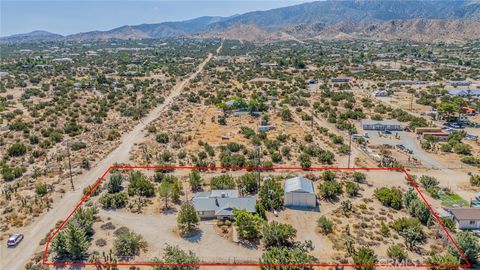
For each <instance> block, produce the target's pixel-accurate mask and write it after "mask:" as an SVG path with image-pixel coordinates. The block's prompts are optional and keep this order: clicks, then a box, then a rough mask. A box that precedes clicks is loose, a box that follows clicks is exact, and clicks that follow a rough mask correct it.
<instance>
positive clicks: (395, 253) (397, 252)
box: [387, 245, 408, 263]
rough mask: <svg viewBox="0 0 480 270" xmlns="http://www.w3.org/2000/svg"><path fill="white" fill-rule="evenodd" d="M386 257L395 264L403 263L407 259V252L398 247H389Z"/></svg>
mask: <svg viewBox="0 0 480 270" xmlns="http://www.w3.org/2000/svg"><path fill="white" fill-rule="evenodd" d="M387 255H388V257H390V258H391V259H394V260H395V261H396V262H397V263H399V262H403V261H405V260H406V259H407V258H408V253H407V251H406V250H405V249H404V248H403V247H402V246H400V245H391V246H389V247H388V249H387Z"/></svg>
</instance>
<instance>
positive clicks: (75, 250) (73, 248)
mask: <svg viewBox="0 0 480 270" xmlns="http://www.w3.org/2000/svg"><path fill="white" fill-rule="evenodd" d="M65 237H66V247H67V251H68V257H69V258H71V259H74V260H78V259H82V258H83V256H84V255H85V253H86V252H87V249H88V247H89V245H90V243H89V242H88V240H87V235H86V234H85V231H84V230H83V229H82V228H80V227H79V226H77V225H75V224H73V223H69V224H68V225H67V230H66V231H65Z"/></svg>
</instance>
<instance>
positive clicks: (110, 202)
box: [100, 192, 127, 209]
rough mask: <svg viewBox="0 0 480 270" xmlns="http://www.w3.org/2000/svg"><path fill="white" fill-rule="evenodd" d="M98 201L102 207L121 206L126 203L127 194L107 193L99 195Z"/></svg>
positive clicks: (113, 207) (114, 207)
mask: <svg viewBox="0 0 480 270" xmlns="http://www.w3.org/2000/svg"><path fill="white" fill-rule="evenodd" d="M100 203H101V204H102V206H103V207H104V208H112V209H116V208H122V207H125V205H126V204H127V194H125V193H123V192H120V193H107V194H105V195H102V196H101V197H100Z"/></svg>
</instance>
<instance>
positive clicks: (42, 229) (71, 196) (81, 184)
mask: <svg viewBox="0 0 480 270" xmlns="http://www.w3.org/2000/svg"><path fill="white" fill-rule="evenodd" d="M222 46H223V42H222V44H221V45H220V47H219V48H218V49H217V51H216V53H217V54H219V52H220V50H221V48H222ZM212 57H213V54H212V53H209V54H208V57H207V58H206V59H205V60H204V61H203V62H202V63H201V64H200V65H199V66H198V68H197V70H196V71H195V72H194V73H192V74H191V75H190V76H189V77H188V78H186V79H184V80H183V81H181V82H179V83H178V84H177V85H175V87H174V88H173V90H172V92H171V93H170V94H169V95H168V96H167V97H166V98H165V102H164V103H162V104H160V105H158V106H157V107H156V108H154V109H153V110H152V111H150V113H149V114H148V115H147V116H146V117H144V118H143V119H142V120H140V122H139V123H138V124H137V125H136V126H135V127H134V128H133V129H132V130H131V131H130V132H128V133H126V134H124V135H123V136H122V139H121V142H122V143H121V144H120V145H119V146H118V147H117V148H116V149H115V150H113V151H112V152H110V154H108V155H107V156H106V157H105V158H104V159H103V160H102V161H100V162H99V163H98V164H97V166H96V167H94V168H92V169H91V170H90V171H88V172H85V173H83V174H81V175H79V176H77V177H75V178H74V181H75V188H76V189H75V191H70V192H68V193H66V194H65V195H64V197H62V198H61V199H60V200H58V201H57V202H55V203H54V205H53V206H52V209H50V211H48V212H46V213H44V214H43V215H41V216H40V217H39V218H38V219H37V220H35V221H34V222H33V223H32V224H30V225H29V226H27V227H24V228H22V229H21V230H19V231H20V232H22V233H23V234H24V235H25V239H24V240H23V241H22V242H21V243H20V244H19V245H18V246H17V247H16V248H7V247H6V244H4V243H2V244H1V248H0V255H1V256H0V257H1V267H0V269H5V270H7V269H9V270H10V269H12V270H13V269H24V268H25V264H26V263H27V262H28V261H29V260H30V258H31V257H33V255H34V253H35V252H36V251H37V249H38V247H39V245H38V243H39V242H40V241H41V240H42V239H43V238H44V237H45V235H47V233H48V232H49V231H50V229H52V228H53V227H54V224H55V223H56V222H57V221H58V220H63V219H65V218H66V217H67V216H68V214H69V213H70V212H71V211H72V209H74V208H75V206H76V205H77V204H78V202H79V201H80V200H81V198H82V196H83V192H82V191H83V189H84V188H85V187H87V186H88V185H91V184H93V183H95V181H96V180H97V179H98V178H99V177H100V176H101V175H102V174H103V173H104V172H105V171H106V170H107V169H108V168H109V167H110V166H111V165H112V164H114V163H126V162H128V161H129V152H130V149H131V148H132V146H133V145H134V144H135V143H138V142H141V141H142V140H143V138H144V135H145V134H144V129H145V128H146V126H147V125H148V124H150V123H151V122H153V121H154V120H155V119H157V118H158V117H159V116H160V113H161V112H162V111H163V110H164V109H165V108H166V107H167V106H168V105H169V104H170V103H171V102H172V101H173V100H174V98H176V97H178V96H179V95H180V94H181V92H182V90H183V89H184V88H185V86H186V85H187V84H188V83H189V82H190V81H191V80H193V79H195V78H196V77H197V75H198V74H199V73H200V72H202V70H203V68H204V67H205V65H206V64H207V63H208V62H209V61H210V59H212Z"/></svg>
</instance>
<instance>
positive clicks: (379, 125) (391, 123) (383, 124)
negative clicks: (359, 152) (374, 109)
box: [362, 119, 402, 130]
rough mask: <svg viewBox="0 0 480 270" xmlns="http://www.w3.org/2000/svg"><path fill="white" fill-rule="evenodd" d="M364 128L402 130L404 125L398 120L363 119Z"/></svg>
mask: <svg viewBox="0 0 480 270" xmlns="http://www.w3.org/2000/svg"><path fill="white" fill-rule="evenodd" d="M362 128H363V130H402V126H401V125H400V122H398V121H397V120H382V121H377V120H368V119H362Z"/></svg>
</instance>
